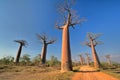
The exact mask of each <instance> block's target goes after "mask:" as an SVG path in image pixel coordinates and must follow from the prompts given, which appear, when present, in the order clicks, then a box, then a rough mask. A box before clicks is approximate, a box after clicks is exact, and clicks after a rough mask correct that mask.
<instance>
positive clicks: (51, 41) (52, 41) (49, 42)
mask: <svg viewBox="0 0 120 80" xmlns="http://www.w3.org/2000/svg"><path fill="white" fill-rule="evenodd" d="M55 41H56V39H54V40H50V41H48V42H47V43H46V44H53V43H54V42H55Z"/></svg>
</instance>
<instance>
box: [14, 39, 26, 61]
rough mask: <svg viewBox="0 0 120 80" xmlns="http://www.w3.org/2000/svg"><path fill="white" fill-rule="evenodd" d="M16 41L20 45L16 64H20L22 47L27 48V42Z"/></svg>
mask: <svg viewBox="0 0 120 80" xmlns="http://www.w3.org/2000/svg"><path fill="white" fill-rule="evenodd" d="M14 41H15V42H17V43H19V44H20V46H19V49H18V52H17V56H16V60H15V63H19V59H20V55H21V51H22V47H23V46H26V45H27V42H26V41H25V40H14Z"/></svg>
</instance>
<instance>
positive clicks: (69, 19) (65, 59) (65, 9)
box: [56, 0, 84, 72]
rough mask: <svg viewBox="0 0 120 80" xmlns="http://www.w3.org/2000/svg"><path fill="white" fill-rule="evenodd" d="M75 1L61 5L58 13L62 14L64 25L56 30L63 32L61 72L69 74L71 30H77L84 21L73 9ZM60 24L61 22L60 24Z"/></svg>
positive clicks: (70, 67)
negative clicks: (76, 26) (77, 26)
mask: <svg viewBox="0 0 120 80" xmlns="http://www.w3.org/2000/svg"><path fill="white" fill-rule="evenodd" d="M74 3H75V0H64V3H62V4H59V6H58V11H59V12H60V13H61V14H62V17H63V20H62V24H60V26H58V24H57V23H56V28H58V29H60V30H62V60H61V71H62V72H67V71H71V70H72V60H71V49H70V39H69V37H70V36H69V28H70V27H72V28H75V25H77V24H81V22H82V21H84V19H80V18H79V16H77V15H76V12H75V11H74V10H73V9H72V6H73V4H74ZM59 23H60V22H59Z"/></svg>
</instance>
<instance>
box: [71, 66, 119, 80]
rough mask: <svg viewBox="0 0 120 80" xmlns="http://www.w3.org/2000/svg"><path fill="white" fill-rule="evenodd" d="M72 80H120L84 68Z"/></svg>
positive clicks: (89, 68)
mask: <svg viewBox="0 0 120 80" xmlns="http://www.w3.org/2000/svg"><path fill="white" fill-rule="evenodd" d="M71 80H118V79H116V78H114V77H112V76H110V75H107V74H105V73H103V72H97V71H96V70H95V69H94V68H92V67H88V66H83V67H81V69H80V72H76V74H75V75H74V76H73V77H72V79H71Z"/></svg>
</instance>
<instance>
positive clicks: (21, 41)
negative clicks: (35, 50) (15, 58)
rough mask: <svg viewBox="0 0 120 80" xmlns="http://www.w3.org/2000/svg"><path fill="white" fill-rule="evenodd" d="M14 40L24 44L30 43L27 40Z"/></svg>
mask: <svg viewBox="0 0 120 80" xmlns="http://www.w3.org/2000/svg"><path fill="white" fill-rule="evenodd" d="M14 42H17V43H20V44H22V46H26V45H28V43H27V41H25V40H14Z"/></svg>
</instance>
